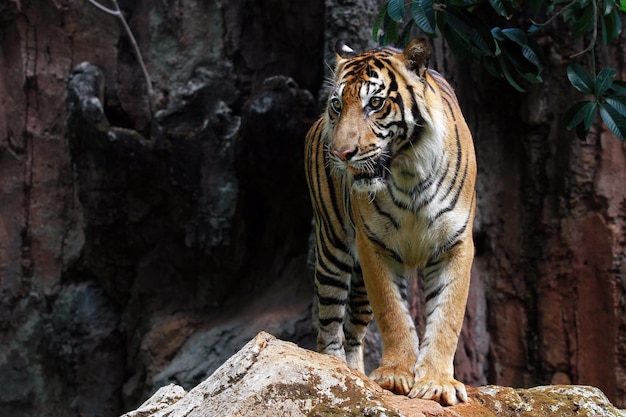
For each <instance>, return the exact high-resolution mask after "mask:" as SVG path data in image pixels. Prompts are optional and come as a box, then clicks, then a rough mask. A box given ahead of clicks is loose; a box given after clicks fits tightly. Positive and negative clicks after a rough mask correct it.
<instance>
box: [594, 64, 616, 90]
mask: <svg viewBox="0 0 626 417" xmlns="http://www.w3.org/2000/svg"><path fill="white" fill-rule="evenodd" d="M615 74H617V70H615V68H610V67H606V68H602V71H600V73H599V74H598V76H597V77H596V81H595V83H594V94H595V95H596V97H600V96H601V95H602V94H604V93H605V92H606V91H607V90H608V89H609V88H610V87H611V85H612V84H613V80H614V79H615Z"/></svg>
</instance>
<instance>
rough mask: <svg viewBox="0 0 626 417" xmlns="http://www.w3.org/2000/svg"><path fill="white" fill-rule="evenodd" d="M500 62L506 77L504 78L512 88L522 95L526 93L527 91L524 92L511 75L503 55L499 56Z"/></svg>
mask: <svg viewBox="0 0 626 417" xmlns="http://www.w3.org/2000/svg"><path fill="white" fill-rule="evenodd" d="M499 61H500V68H502V74H503V75H504V78H506V80H507V82H508V83H509V84H510V85H511V87H513V88H514V89H516V90H517V91H519V92H520V93H525V92H526V90H524V89H523V88H522V87H521V86H520V85H519V84H518V83H517V81H515V79H514V78H513V76H512V75H511V73H510V71H509V69H508V68H507V64H506V61H505V59H504V57H503V56H502V55H500V56H499Z"/></svg>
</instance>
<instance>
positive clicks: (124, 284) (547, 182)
mask: <svg viewBox="0 0 626 417" xmlns="http://www.w3.org/2000/svg"><path fill="white" fill-rule="evenodd" d="M378 3H379V2H377V1H355V0H342V1H339V0H326V1H325V2H323V1H321V0H316V1H311V2H293V1H289V0H262V1H246V0H236V1H216V0H212V1H187V2H183V1H180V0H168V1H162V2H156V1H149V0H141V1H120V6H121V8H122V10H123V12H124V14H125V16H126V19H127V21H128V23H129V25H130V28H131V30H132V31H133V33H134V36H135V38H136V39H137V42H138V44H139V47H140V49H141V51H142V55H143V58H144V59H145V61H146V64H147V67H148V70H149V72H150V74H151V77H152V80H153V84H154V90H155V93H154V95H153V96H152V97H150V98H149V97H148V95H147V93H146V84H145V80H144V78H143V74H142V71H141V68H140V66H139V64H138V60H137V57H136V56H135V55H134V52H133V46H132V44H131V41H130V39H129V37H128V35H127V33H125V31H124V30H123V27H122V25H121V24H120V21H119V20H118V19H117V18H115V17H114V16H110V15H107V14H106V13H104V12H102V11H100V10H98V9H97V8H96V7H94V6H92V5H91V4H90V3H89V2H88V1H86V0H85V1H81V0H55V1H45V0H22V1H16V0H9V1H5V2H3V3H0V109H1V111H0V382H2V386H3V387H4V388H3V390H0V415H14V416H34V415H50V416H55V415H59V416H61V415H62V416H73V415H82V416H115V415H119V414H121V413H122V412H123V411H125V410H128V409H131V408H133V407H135V406H137V405H138V404H139V403H140V402H141V401H142V400H143V399H145V398H147V397H148V396H149V394H150V393H151V392H153V391H154V390H156V388H158V387H159V386H161V385H164V384H166V383H168V382H176V383H178V384H180V385H183V386H185V387H186V388H190V387H192V386H193V385H195V384H197V383H198V382H200V381H201V380H202V379H204V378H205V377H206V376H208V375H209V374H210V373H211V372H213V370H215V369H216V368H217V367H218V366H219V365H220V364H221V363H222V362H223V361H224V360H226V359H227V358H228V357H229V356H230V355H232V354H233V353H234V352H236V351H237V350H238V349H239V348H240V347H241V346H243V344H244V343H245V342H246V341H247V340H249V339H250V338H252V337H253V336H254V335H255V334H256V333H257V332H258V331H259V330H266V331H269V332H271V333H273V334H274V335H275V336H277V337H279V338H283V339H289V340H292V341H296V342H298V343H299V344H300V345H302V346H305V347H313V346H314V338H315V337H314V331H313V330H312V321H311V315H310V310H311V304H312V285H311V283H312V275H311V274H312V272H311V268H310V266H309V262H310V260H309V259H308V257H309V243H310V242H309V237H310V231H311V217H312V216H311V211H310V205H309V201H308V194H307V190H306V185H305V182H304V175H303V170H302V159H303V158H302V148H303V141H304V135H305V133H306V130H307V128H308V127H309V126H310V124H311V123H312V122H313V120H314V119H315V118H316V117H317V115H318V114H319V112H320V110H321V109H320V107H319V101H320V98H319V97H317V96H321V97H323V95H324V93H323V89H322V85H323V78H324V76H325V75H327V74H328V72H327V65H326V63H327V64H328V65H331V66H332V64H333V60H334V58H333V54H332V52H331V50H332V49H331V46H332V45H333V44H334V42H335V40H336V39H337V38H342V39H343V40H344V41H345V42H346V43H348V44H350V45H352V47H353V48H354V49H363V48H366V47H369V46H372V45H373V44H372V42H371V41H370V40H369V37H370V35H371V26H372V25H373V22H374V19H375V15H376V13H377V12H378V7H379V4H378ZM103 4H104V5H106V6H111V5H110V4H106V3H104V0H103ZM625 23H626V22H625ZM625 39H626V37H625V36H624V35H622V36H621V37H620V39H619V40H618V41H617V42H616V45H615V46H612V47H610V48H597V52H598V60H599V62H600V64H601V65H612V66H614V67H616V68H617V69H618V78H621V79H624V78H626V69H625V68H624V61H625V57H624V51H625V50H626V48H625V46H626V45H625V43H626V41H625ZM541 41H542V44H543V45H544V50H545V53H546V57H547V58H549V65H548V68H547V69H546V71H545V73H544V78H545V80H546V81H545V83H544V84H542V85H539V86H534V87H531V88H530V91H529V92H528V93H526V94H519V93H516V92H514V91H513V90H512V89H511V88H510V87H508V86H507V85H506V84H505V83H504V82H503V81H501V80H494V79H493V78H490V77H489V76H488V75H486V74H484V73H483V72H481V71H480V70H479V69H477V68H475V67H471V66H470V65H469V64H468V63H466V62H460V61H458V60H456V59H455V58H454V57H453V56H452V55H451V53H450V52H449V51H448V49H447V48H446V46H445V44H443V43H442V42H441V41H440V40H435V41H434V45H433V46H434V56H433V58H432V60H431V66H433V67H434V68H436V69H437V70H439V71H440V72H442V73H443V74H444V75H445V76H446V77H447V78H448V79H449V80H450V81H451V83H452V84H453V86H454V87H455V89H456V91H457V94H458V96H459V99H460V102H461V107H462V108H463V110H464V113H465V116H466V118H467V120H468V122H469V125H470V127H471V129H472V131H473V134H474V141H475V146H476V150H477V157H478V164H479V178H478V189H477V192H478V211H477V218H476V223H475V225H474V233H475V240H476V244H477V245H476V258H475V261H474V266H473V275H472V288H471V290H470V300H469V303H468V309H467V314H466V320H465V324H464V327H463V330H462V335H461V340H460V343H459V349H458V351H457V357H456V360H455V362H456V369H457V376H458V378H459V379H461V380H463V381H464V382H466V383H470V384H485V383H495V384H501V385H512V386H531V385H537V384H547V383H576V384H589V385H595V386H597V387H599V388H601V389H602V390H603V391H604V392H605V393H606V394H607V396H608V397H609V399H610V400H611V401H612V402H613V403H615V404H616V405H618V406H622V407H623V406H625V405H626V380H625V378H626V351H625V346H626V321H625V320H626V319H625V317H626V311H625V310H626V298H625V295H626V288H625V287H626V260H625V255H624V254H625V252H626V251H625V245H626V187H624V184H625V183H626V151H625V148H624V145H623V144H622V143H620V142H619V141H618V140H617V139H616V138H615V137H613V136H612V135H611V134H610V133H609V132H608V131H607V130H606V129H604V128H603V127H602V126H601V125H599V124H598V125H596V126H595V129H594V130H593V131H592V134H591V135H590V137H589V138H588V139H587V141H584V142H583V141H579V140H578V139H576V138H575V135H574V134H573V133H572V132H568V131H567V130H565V126H564V124H563V123H562V121H561V118H560V117H561V114H562V112H563V111H564V110H565V109H566V108H568V107H569V106H570V105H571V104H572V103H573V102H575V101H577V100H578V99H579V98H578V97H577V96H576V94H575V92H574V91H573V90H572V89H571V88H570V87H569V86H568V83H567V79H566V76H565V65H566V64H567V63H568V62H569V58H568V56H569V55H571V54H572V53H574V52H577V51H578V50H580V49H582V48H584V45H583V44H582V43H581V44H572V42H570V41H569V40H568V35H567V34H566V33H564V32H559V31H557V30H555V32H554V33H552V32H548V33H546V34H545V35H544V37H543V38H542V39H541ZM576 48H579V49H576ZM325 62H326V63H325ZM151 106H152V107H151ZM413 285H414V287H415V289H416V291H415V293H416V294H417V296H416V297H414V299H413V300H412V308H413V310H414V311H415V313H416V320H417V321H418V322H419V321H420V316H419V312H420V310H421V308H420V307H421V305H422V301H423V300H420V297H419V294H420V292H419V279H416V280H415V282H414V283H413ZM372 341H373V342H375V341H376V340H375V337H374V338H373V339H372ZM372 345H374V346H375V345H376V343H372ZM370 351H374V352H375V351H376V348H373V349H370ZM371 356H375V355H371ZM373 361H374V359H372V360H370V367H371V366H372V365H371V363H372V362H373Z"/></svg>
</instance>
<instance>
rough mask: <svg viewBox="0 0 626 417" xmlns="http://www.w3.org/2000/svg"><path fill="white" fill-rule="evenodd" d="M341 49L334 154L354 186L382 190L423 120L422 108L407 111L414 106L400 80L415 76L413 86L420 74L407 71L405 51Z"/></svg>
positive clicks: (333, 101) (330, 117)
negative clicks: (407, 97)
mask: <svg viewBox="0 0 626 417" xmlns="http://www.w3.org/2000/svg"><path fill="white" fill-rule="evenodd" d="M336 50H337V51H339V52H338V53H337V66H336V71H335V80H334V82H333V89H332V91H331V94H330V95H329V99H328V109H327V113H326V117H327V126H328V127H329V128H330V129H332V131H331V132H329V134H328V135H327V137H328V138H329V141H330V143H329V144H328V151H329V157H330V160H331V162H332V164H333V168H334V169H336V170H337V171H339V172H341V173H343V174H344V175H346V176H347V177H348V178H349V180H350V181H351V183H352V189H353V190H355V191H358V192H367V193H371V192H377V191H379V190H380V189H383V188H385V187H386V181H387V179H388V176H389V174H390V173H391V169H392V159H395V158H396V156H398V158H399V159H401V153H402V147H403V146H402V145H403V142H405V140H404V139H407V138H408V139H409V140H410V138H412V137H414V136H415V135H416V133H417V132H416V131H415V130H417V129H419V127H420V126H421V125H422V123H421V115H420V114H419V113H413V112H411V111H406V109H407V108H411V107H410V106H409V107H407V106H406V104H407V103H404V102H403V99H402V95H403V91H402V90H401V89H400V87H399V85H400V84H399V82H398V81H401V84H402V85H407V84H408V83H406V82H404V81H406V80H398V79H397V77H398V76H400V77H404V78H411V81H412V83H411V84H413V85H414V84H415V82H419V77H417V76H416V74H415V72H410V71H407V63H406V61H405V59H404V56H403V55H402V53H399V52H398V51H395V50H393V49H390V48H380V49H378V50H376V51H375V52H374V53H372V52H369V53H367V54H362V55H356V54H354V52H353V51H352V50H351V49H349V48H347V47H346V46H343V45H341V46H338V47H337V48H336ZM426 53H428V54H429V53H430V52H429V51H427V52H425V54H426ZM411 93H412V95H415V92H411ZM392 155H394V157H393V158H392Z"/></svg>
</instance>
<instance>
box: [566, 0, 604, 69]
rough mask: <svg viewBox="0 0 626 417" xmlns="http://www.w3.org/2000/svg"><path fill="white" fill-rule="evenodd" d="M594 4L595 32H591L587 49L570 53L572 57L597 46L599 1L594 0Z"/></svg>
mask: <svg viewBox="0 0 626 417" xmlns="http://www.w3.org/2000/svg"><path fill="white" fill-rule="evenodd" d="M592 4H593V32H592V34H591V41H590V42H589V45H587V47H586V48H585V49H583V50H582V51H580V52H576V53H575V54H573V55H570V56H569V57H570V58H576V57H578V56H580V55H582V54H584V53H585V52H589V51H590V50H591V49H593V47H594V46H596V40H597V38H598V3H596V1H595V0H593V1H592ZM594 72H595V68H594Z"/></svg>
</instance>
